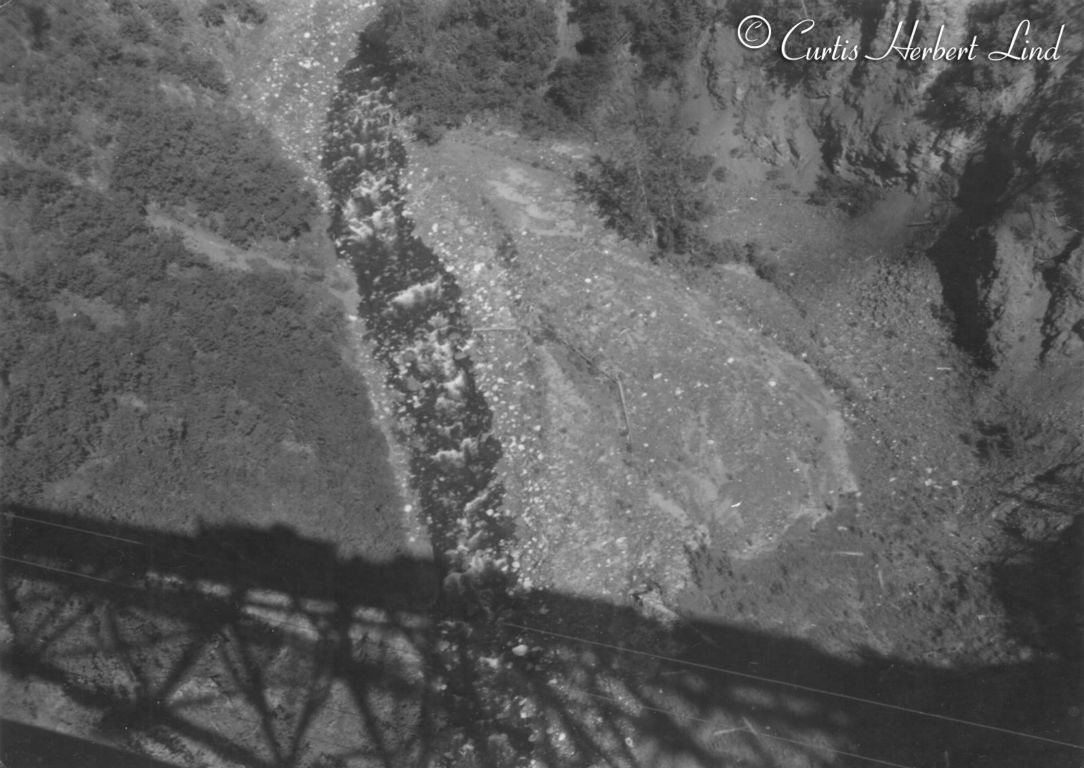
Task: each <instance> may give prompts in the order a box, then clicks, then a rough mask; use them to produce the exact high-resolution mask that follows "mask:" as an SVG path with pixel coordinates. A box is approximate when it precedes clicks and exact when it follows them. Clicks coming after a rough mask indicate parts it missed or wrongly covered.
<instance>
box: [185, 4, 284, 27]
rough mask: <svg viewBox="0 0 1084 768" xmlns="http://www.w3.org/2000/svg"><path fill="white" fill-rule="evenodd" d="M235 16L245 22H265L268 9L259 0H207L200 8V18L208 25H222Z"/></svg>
mask: <svg viewBox="0 0 1084 768" xmlns="http://www.w3.org/2000/svg"><path fill="white" fill-rule="evenodd" d="M230 16H233V17H234V18H236V19H237V20H238V21H240V22H241V23H243V24H263V23H264V22H265V21H267V11H266V10H264V7H263V5H262V4H261V3H259V2H257V0H207V2H206V3H204V4H203V7H202V8H200V10H199V19H200V21H202V22H203V23H204V24H205V25H207V26H208V27H220V26H222V25H223V24H225V23H226V19H227V18H228V17H230Z"/></svg>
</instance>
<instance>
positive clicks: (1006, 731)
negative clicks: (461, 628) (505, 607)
mask: <svg viewBox="0 0 1084 768" xmlns="http://www.w3.org/2000/svg"><path fill="white" fill-rule="evenodd" d="M4 515H5V516H6V517H10V518H14V519H19V520H23V521H26V522H30V523H36V524H41V525H47V526H53V527H60V528H65V529H68V530H72V531H73V532H78V533H81V534H84V535H90V536H98V537H101V538H105V539H111V540H116V541H121V542H124V543H128V544H134V545H137V546H142V547H146V548H149V549H153V548H155V545H154V544H151V543H149V542H145V541H139V540H136V539H129V538H124V537H120V536H115V535H112V534H107V533H103V532H99V531H93V530H90V529H86V528H79V527H77V526H70V525H64V524H62V523H56V522H53V521H46V520H39V519H37V518H33V517H28V516H25V515H18V514H16V513H12V512H5V513H4ZM181 554H182V555H184V556H187V557H194V558H200V559H204V560H210V561H213V562H216V563H219V564H222V565H228V566H230V567H236V563H230V562H228V561H224V560H221V559H219V558H213V557H209V556H205V555H200V554H197V553H189V552H182V553H181ZM0 560H9V561H13V562H18V563H21V564H23V565H29V566H33V567H37V568H42V569H45V570H51V571H56V572H59V573H62V574H65V575H69V576H76V577H79V578H86V579H91V580H93V581H97V582H102V583H108V584H114V585H119V586H125V587H128V588H132V589H149V588H147V587H141V586H139V585H132V584H124V583H123V582H117V581H114V580H109V579H102V578H100V577H96V576H91V575H89V574H83V573H79V572H77V571H68V570H66V569H61V568H56V567H54V566H46V565H44V564H41V563H34V562H31V561H22V560H18V559H16V558H11V557H9V556H6V555H0ZM246 615H248V616H250V618H253V619H254V620H257V621H263V622H265V623H269V624H272V625H274V624H276V623H277V624H280V625H282V626H290V627H293V628H295V629H299V630H301V631H302V632H310V631H311V630H312V628H311V627H308V626H304V625H301V624H298V623H295V622H291V621H289V620H288V619H275V618H272V617H269V616H266V615H261V616H259V617H256V616H252V615H251V614H246ZM500 623H501V624H503V625H504V626H506V627H509V628H511V629H516V630H519V631H525V632H534V633H536V634H540V635H548V636H550V637H553V638H558V639H562V640H566V641H571V642H576V643H581V644H586V645H593V646H596V647H601V648H606V649H608V650H612V651H615V652H618V653H625V654H631V655H636V656H640V657H645V658H654V659H656V660H659V661H663V662H667V663H671V664H677V665H679V666H685V667H688V668H693V669H700V670H704V671H710V672H715V673H718V674H724V675H729V676H732V677H738V678H743V679H748V680H754V681H757V682H760V683H764V684H769V685H774V686H779V687H785V688H789V689H792V690H800V691H803V692H806V693H812V694H817V695H821V696H826V697H831V698H835V699H839V700H844V701H850V702H853V703H856V704H862V705H866V706H871V707H879V708H883V709H887V710H892V711H897V712H902V713H906V714H910V715H914V716H918V717H925V718H931V719H935V720H940V721H943V722H948V723H953V724H955V725H963V726H968V727H971V728H977V729H982V730H986V731H990V732H996V733H1000V734H1003V735H1010V736H1015V737H1018V738H1022V739H1028V740H1032V741H1037V742H1042V743H1046V744H1051V745H1054V746H1058V747H1065V748H1069V749H1075V750H1080V751H1084V746H1082V745H1080V744H1074V743H1072V742H1067V741H1062V740H1059V739H1052V738H1049V737H1045V736H1039V735H1037V734H1033V733H1028V732H1025V731H1017V730H1014V729H1010V728H1003V727H1000V726H995V725H989V724H986V723H980V722H976V721H972V720H966V719H963V718H957V717H952V716H950V715H942V714H939V713H936V712H928V711H925V710H920V709H916V708H913V707H905V706H902V705H898V704H890V703H888V702H883V701H878V700H876V699H869V698H864V697H860V696H854V695H851V694H846V693H841V692H839V691H831V690H827V689H823V688H818V687H815V686H809V685H803V684H799V683H792V682H789V681H785V680H779V679H776V678H772V677H768V676H765V675H757V674H753V673H750V672H742V671H740V670H735V669H729V668H725V667H720V666H715V665H710V664H704V663H701V662H694V661H689V660H687V659H681V658H678V657H674V656H667V655H663V654H657V653H653V652H651V651H644V650H639V649H633V648H626V647H623V646H619V645H615V644H612V643H605V642H603V641H599V640H591V639H588V638H584V637H579V636H576V635H570V634H566V633H562V632H556V631H554V630H547V629H542V628H540V627H532V626H527V625H522V624H518V623H515V622H510V621H506V620H500ZM344 714H345V713H344Z"/></svg>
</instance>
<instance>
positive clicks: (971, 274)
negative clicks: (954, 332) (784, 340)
mask: <svg viewBox="0 0 1084 768" xmlns="http://www.w3.org/2000/svg"><path fill="white" fill-rule="evenodd" d="M808 7H809V9H810V14H811V15H813V16H814V17H815V18H816V19H817V22H818V29H817V30H816V31H817V33H818V34H820V36H821V38H825V39H823V40H818V41H819V42H822V43H823V42H826V41H830V40H831V39H833V38H834V37H835V35H837V34H838V35H839V36H840V37H841V38H842V39H844V40H848V41H852V42H855V43H857V44H858V45H859V46H860V48H859V50H860V53H861V54H862V55H860V56H859V57H858V60H857V61H854V62H851V61H796V62H787V61H783V60H782V58H781V57H780V55H779V46H778V44H777V43H776V42H773V43H772V44H771V45H770V46H768V47H766V48H764V49H759V50H747V49H746V48H743V47H742V46H741V45H740V44H739V43H738V40H737V38H736V35H735V27H734V23H733V22H734V21H735V20H734V19H725V20H723V21H720V22H718V23H716V24H715V25H714V26H713V27H712V29H711V30H709V31H708V32H707V33H706V34H705V36H704V38H703V44H702V46H701V61H700V70H699V72H698V76H699V78H700V82H699V83H696V84H695V85H698V86H701V87H702V88H703V89H704V90H705V91H706V92H707V93H709V94H710V95H711V99H710V102H711V104H712V109H710V110H703V109H700V110H698V111H695V110H694V111H692V112H687V115H686V117H687V121H688V122H689V123H690V124H692V125H695V126H696V127H697V128H698V129H702V130H701V133H702V134H703V135H702V136H701V138H698V140H697V141H698V142H699V143H700V145H701V148H702V149H703V150H705V151H709V152H713V153H715V154H717V155H718V153H720V152H724V153H725V152H727V151H728V150H729V151H730V153H731V156H732V157H736V162H735V163H734V165H735V166H737V167H738V168H739V170H740V169H741V167H742V162H743V160H747V161H748V163H749V164H751V165H752V166H759V167H760V168H761V169H762V170H761V171H760V172H761V173H763V169H764V168H766V167H769V166H775V168H776V169H777V170H776V171H775V173H776V174H777V175H782V176H783V178H784V179H786V180H787V181H789V182H790V183H792V184H793V185H794V186H795V187H797V188H799V189H806V190H808V189H810V188H811V187H812V186H813V183H814V182H815V180H816V178H817V176H819V175H822V174H832V175H835V176H838V177H840V178H842V179H845V180H849V181H851V182H856V183H861V184H863V185H866V186H867V187H868V188H870V189H871V190H872V189H876V188H877V187H887V186H891V185H902V186H904V187H906V188H907V189H909V190H911V191H914V192H919V191H922V190H925V191H927V192H929V193H931V194H933V195H934V196H938V197H941V198H942V200H943V203H942V204H941V205H940V206H939V208H938V210H936V211H935V214H936V215H935V218H938V219H940V221H941V226H942V227H943V230H942V236H941V238H940V240H939V241H938V242H937V243H936V244H935V245H934V247H933V249H932V250H931V253H930V254H929V255H930V256H931V257H932V258H933V260H934V261H935V263H937V264H938V267H939V270H940V272H941V277H942V282H943V283H944V287H945V300H946V304H947V305H948V306H949V307H950V308H951V309H953V310H954V312H955V314H956V315H957V320H958V322H959V323H960V326H961V328H960V332H959V335H958V341H960V342H961V344H962V345H963V346H965V347H967V348H968V349H969V350H970V351H972V352H973V353H974V354H975V356H976V357H977V358H978V359H979V360H980V362H982V363H983V364H985V365H987V366H989V367H990V368H993V369H997V370H999V371H1001V372H1002V373H1003V374H1004V375H1005V376H1006V377H1007V378H1008V379H1010V380H1017V379H1020V378H1021V377H1027V376H1028V375H1029V374H1030V373H1031V372H1032V371H1034V370H1035V368H1036V367H1037V366H1039V365H1041V364H1043V363H1044V362H1047V361H1049V362H1052V363H1055V364H1059V365H1060V364H1062V363H1065V362H1067V361H1068V359H1071V358H1075V357H1077V356H1079V355H1081V354H1084V299H1082V297H1084V273H1082V271H1081V269H1082V266H1081V264H1082V260H1084V257H1082V256H1081V253H1080V247H1081V245H1080V244H1081V239H1080V236H1081V229H1084V206H1082V205H1081V202H1080V199H1081V198H1080V183H1079V177H1081V175H1082V163H1081V147H1082V146H1084V134H1082V131H1084V128H1082V125H1084V110H1082V107H1081V104H1084V99H1082V94H1081V86H1080V82H1081V76H1080V75H1081V72H1082V71H1084V52H1082V51H1084V40H1082V39H1081V35H1080V33H1079V29H1080V23H1079V22H1080V20H1081V10H1080V8H1079V7H1074V5H1073V4H1069V3H1065V2H1060V0H1050V1H1049V2H1046V3H1041V4H1039V6H1037V7H1032V6H1025V5H1024V4H1021V3H1011V2H1010V3H1008V4H1007V5H1006V7H1005V8H1004V9H1002V10H1003V13H1001V15H1000V16H991V14H990V13H989V11H988V9H986V7H985V6H984V5H983V4H982V3H976V2H944V1H943V0H928V1H927V2H924V3H922V4H919V5H916V4H914V3H904V2H899V1H897V0H890V1H889V2H886V3H883V4H874V3H869V4H865V5H864V6H863V7H862V8H859V9H857V10H854V9H852V10H850V11H847V12H844V11H842V10H840V11H837V12H832V10H831V9H830V8H828V7H827V6H825V8H820V7H819V6H818V4H815V3H811V4H809V6H808ZM814 11H816V13H814ZM1025 19H1031V20H1032V25H1033V26H1032V27H1031V28H1030V29H1031V33H1032V37H1033V38H1034V40H1032V41H1031V42H1032V44H1035V43H1036V42H1041V43H1043V45H1047V46H1048V45H1050V44H1052V43H1053V42H1054V41H1055V40H1057V39H1058V32H1059V28H1060V25H1061V24H1065V25H1066V26H1065V31H1064V33H1063V34H1062V37H1061V39H1060V42H1059V44H1058V58H1057V60H1053V61H1047V62H1041V61H1011V60H1003V61H990V60H988V59H987V58H986V57H987V54H988V53H990V52H991V51H998V50H1002V49H1003V48H1008V47H1009V46H1008V43H1009V40H1010V39H1011V37H1012V33H1013V30H1014V29H1015V27H1016V25H1017V24H1018V23H1019V22H1021V21H1023V20H1025ZM771 21H772V23H773V25H774V34H775V35H776V40H778V38H779V36H781V35H782V34H783V33H784V32H785V31H786V29H787V28H789V27H790V26H791V25H792V24H794V23H796V22H797V21H798V18H797V17H795V18H793V19H771ZM901 24H902V27H901ZM913 24H917V25H918V30H919V37H918V38H916V42H915V45H918V46H933V45H934V42H935V38H936V36H937V32H938V30H939V29H942V28H943V29H944V33H943V37H942V40H941V43H942V45H943V46H945V47H953V46H957V47H958V46H966V45H967V44H969V42H970V40H971V38H972V36H973V35H974V36H975V37H976V48H975V61H973V62H971V61H955V62H949V61H944V60H941V61H934V60H933V58H932V57H928V58H927V59H926V60H920V61H912V62H908V61H904V60H903V59H902V58H901V56H900V55H899V53H898V52H896V51H894V50H893V48H892V46H893V45H894V44H895V45H897V46H906V45H907V44H908V43H909V35H910V30H911V28H912V25H913ZM821 28H823V29H821ZM808 37H810V38H813V37H814V34H813V33H811V34H810V35H809V36H808ZM795 39H798V38H797V37H796V38H795ZM818 41H813V42H818ZM807 44H810V43H807V42H806V41H805V40H804V39H803V40H802V41H801V42H799V43H792V44H791V45H790V52H791V53H792V54H794V53H800V52H801V51H802V50H804V48H805V46H806V45H807ZM866 53H868V54H869V55H870V56H874V57H882V56H883V57H884V58H883V59H882V60H878V61H872V60H866V59H865V57H864V55H865V54H866ZM693 79H694V80H695V79H696V78H693ZM965 85H966V87H965ZM693 98H697V96H696V93H695V88H694V95H693ZM741 147H746V148H751V155H752V157H748V158H746V157H745V156H743V154H742V152H743V150H741V149H740V148H741ZM750 174H753V175H755V171H751V170H748V169H747V170H746V171H745V175H750ZM1074 177H1075V179H1076V180H1074Z"/></svg>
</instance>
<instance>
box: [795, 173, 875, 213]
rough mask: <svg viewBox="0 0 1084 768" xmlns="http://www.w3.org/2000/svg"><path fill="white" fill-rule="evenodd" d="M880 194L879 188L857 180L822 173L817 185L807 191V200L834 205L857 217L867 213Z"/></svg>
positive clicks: (823, 204)
mask: <svg viewBox="0 0 1084 768" xmlns="http://www.w3.org/2000/svg"><path fill="white" fill-rule="evenodd" d="M881 196H882V195H881V192H880V190H877V189H874V188H871V187H870V186H868V185H866V184H863V183H861V182H859V181H852V180H850V179H844V178H843V177H841V176H836V175H835V174H823V175H821V176H819V177H817V186H816V188H814V190H813V191H812V192H810V193H809V198H808V200H807V202H809V203H811V204H813V205H820V206H825V207H834V208H837V209H838V210H840V211H843V212H844V213H846V214H847V215H849V216H851V217H854V218H857V217H858V216H861V215H863V214H865V213H868V212H869V211H870V209H871V208H872V207H873V206H874V204H876V203H877V201H878V200H880V199H881Z"/></svg>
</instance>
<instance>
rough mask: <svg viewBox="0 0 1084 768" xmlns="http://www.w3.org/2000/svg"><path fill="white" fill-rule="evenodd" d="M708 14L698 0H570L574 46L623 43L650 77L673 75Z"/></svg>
mask: <svg viewBox="0 0 1084 768" xmlns="http://www.w3.org/2000/svg"><path fill="white" fill-rule="evenodd" d="M707 18H708V12H707V6H706V4H705V3H704V2H703V0H574V2H573V4H572V13H571V14H570V15H569V21H573V22H575V23H576V24H578V25H579V28H580V33H581V36H582V37H581V40H580V42H579V43H577V46H576V47H577V49H578V51H579V53H580V54H582V55H584V56H604V55H607V54H611V53H614V52H616V51H617V50H618V49H620V48H621V47H622V46H625V45H628V46H629V48H630V50H631V52H632V53H633V54H634V55H635V56H637V57H639V59H640V60H641V61H642V62H643V65H644V74H645V76H646V77H647V78H648V80H649V81H651V82H658V81H659V80H661V79H663V78H665V77H670V76H673V75H675V74H676V73H677V71H678V68H679V67H680V66H681V65H682V64H683V63H684V62H685V61H686V60H687V59H688V58H689V56H690V55H691V54H692V51H693V49H694V48H695V45H696V40H697V37H698V36H699V34H700V31H701V30H702V29H703V27H704V24H705V22H706V21H707Z"/></svg>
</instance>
